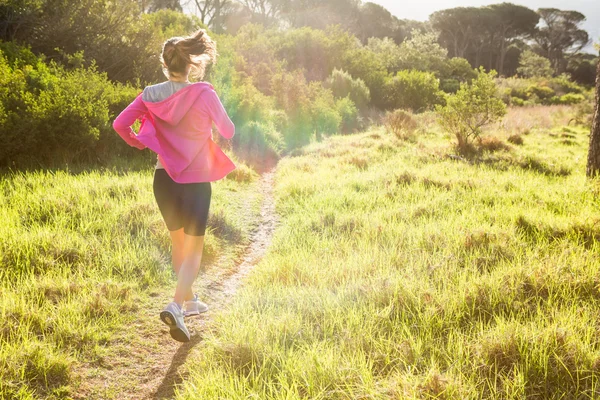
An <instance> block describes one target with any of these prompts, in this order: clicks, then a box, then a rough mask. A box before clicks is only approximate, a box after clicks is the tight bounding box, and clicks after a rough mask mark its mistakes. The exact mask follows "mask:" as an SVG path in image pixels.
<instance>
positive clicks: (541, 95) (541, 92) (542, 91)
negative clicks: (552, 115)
mask: <svg viewBox="0 0 600 400" xmlns="http://www.w3.org/2000/svg"><path fill="white" fill-rule="evenodd" d="M555 95H556V93H555V92H554V90H552V89H551V88H549V87H547V86H529V87H528V88H527V98H528V99H529V98H531V97H532V96H536V97H537V98H538V99H539V100H541V102H542V103H547V100H548V99H550V98H552V97H554V96H555Z"/></svg>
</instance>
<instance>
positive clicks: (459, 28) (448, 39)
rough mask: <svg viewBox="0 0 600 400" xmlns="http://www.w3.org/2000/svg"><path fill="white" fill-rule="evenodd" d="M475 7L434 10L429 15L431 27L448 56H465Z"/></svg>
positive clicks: (474, 20)
mask: <svg viewBox="0 0 600 400" xmlns="http://www.w3.org/2000/svg"><path fill="white" fill-rule="evenodd" d="M477 13H478V9H477V8H475V7H456V8H449V9H446V10H440V11H436V12H434V13H433V14H431V16H430V17H429V20H430V21H431V25H432V26H433V29H435V30H436V31H438V32H439V40H440V42H441V43H442V45H444V46H445V47H446V48H447V49H448V51H449V53H450V57H463V58H464V57H465V54H466V52H467V49H468V48H469V45H470V43H471V37H472V31H473V24H474V23H475V22H476V21H477V18H476V17H475V15H476V14H477Z"/></svg>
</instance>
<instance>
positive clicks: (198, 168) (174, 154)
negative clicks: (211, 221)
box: [113, 29, 235, 342]
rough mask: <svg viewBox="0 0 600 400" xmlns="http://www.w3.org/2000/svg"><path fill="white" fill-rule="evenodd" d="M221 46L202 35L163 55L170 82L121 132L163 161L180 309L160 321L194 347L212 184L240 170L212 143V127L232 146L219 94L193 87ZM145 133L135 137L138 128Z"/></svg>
mask: <svg viewBox="0 0 600 400" xmlns="http://www.w3.org/2000/svg"><path fill="white" fill-rule="evenodd" d="M216 55H217V51H216V43H215V42H214V41H213V40H212V39H211V38H210V37H209V36H208V35H207V34H206V31H204V30H202V29H201V30H199V31H197V32H196V33H194V34H193V35H192V36H189V37H186V38H181V37H175V38H171V39H169V40H167V41H166V42H165V43H164V45H163V49H162V56H161V61H162V63H163V71H164V73H165V75H166V77H167V78H168V80H167V81H166V82H163V83H159V84H157V85H153V86H148V87H146V88H145V89H144V91H143V92H142V93H141V94H140V95H139V96H138V97H137V98H136V99H135V100H134V101H133V102H132V103H131V104H130V105H129V106H127V108H126V109H125V110H124V111H123V112H122V113H121V114H120V115H119V116H118V117H117V118H116V119H115V122H114V123H113V127H114V129H115V131H117V133H118V134H119V135H120V136H121V137H122V138H123V140H125V141H126V142H127V143H128V144H129V145H131V146H134V147H137V148H138V149H144V148H146V147H148V148H149V149H151V150H152V151H154V152H155V153H157V154H158V162H157V165H156V170H155V173H154V185H153V186H154V196H155V198H156V202H157V204H158V208H159V210H160V212H161V214H162V216H163V219H164V221H165V223H166V225H167V228H168V229H169V233H170V235H171V243H172V254H171V256H172V263H173V269H174V270H175V273H176V274H177V288H176V290H175V296H174V298H173V301H172V302H171V303H169V304H168V305H167V306H166V308H165V309H164V310H163V311H162V312H161V313H160V318H161V320H162V321H163V322H164V323H165V324H167V325H168V326H169V328H170V333H171V337H173V339H175V340H177V341H180V342H187V341H189V340H190V334H189V332H188V330H187V328H186V326H185V323H184V321H183V317H184V315H194V314H199V313H201V312H204V311H207V310H208V307H207V306H206V304H204V303H202V302H200V301H199V300H198V297H197V296H194V294H193V292H192V285H193V283H194V280H195V279H196V276H197V275H198V271H199V268H200V261H201V259H202V249H203V247H204V233H205V230H206V221H207V219H208V210H209V207H210V198H211V184H210V182H212V181H216V180H219V179H221V178H223V177H225V175H227V174H228V173H229V172H231V171H232V170H233V169H235V165H234V164H233V162H232V161H231V160H230V159H229V158H228V157H227V156H226V155H225V153H223V151H222V150H221V149H220V148H219V146H217V145H216V144H215V142H213V140H212V124H213V122H214V123H215V125H216V127H217V129H218V130H219V132H220V133H221V135H222V136H223V137H225V138H227V139H231V138H232V137H233V135H234V133H235V127H234V125H233V123H232V122H231V120H230V119H229V117H228V116H227V112H226V111H225V109H224V108H223V105H222V104H221V101H220V100H219V97H218V96H217V94H216V92H215V90H214V88H213V87H212V86H211V85H210V84H208V83H205V82H198V83H190V82H189V79H188V78H189V75H190V72H191V73H193V74H194V75H197V76H199V77H202V76H203V74H204V69H205V67H206V64H207V63H208V62H214V61H215V59H216ZM140 118H141V119H142V125H141V127H140V129H139V132H138V134H137V135H136V134H135V133H134V131H133V129H132V128H131V126H132V125H133V124H134V123H135V121H136V120H138V119H140Z"/></svg>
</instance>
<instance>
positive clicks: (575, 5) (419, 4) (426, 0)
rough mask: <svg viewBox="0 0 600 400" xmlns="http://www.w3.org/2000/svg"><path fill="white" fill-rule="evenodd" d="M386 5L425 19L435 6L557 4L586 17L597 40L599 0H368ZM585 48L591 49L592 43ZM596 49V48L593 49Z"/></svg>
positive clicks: (585, 26) (399, 13)
mask: <svg viewBox="0 0 600 400" xmlns="http://www.w3.org/2000/svg"><path fill="white" fill-rule="evenodd" d="M368 1H370V2H373V3H377V4H380V5H382V6H384V7H385V8H387V9H388V10H389V11H390V12H391V13H392V14H393V15H395V16H396V17H398V18H400V19H414V20H417V21H425V20H427V19H428V18H429V15H430V14H431V13H433V12H434V11H437V10H443V9H445V8H453V7H470V6H473V7H480V6H485V5H488V4H497V3H502V2H504V1H506V2H510V3H513V4H519V5H523V6H525V7H529V8H531V9H532V10H537V9H538V8H558V9H561V10H575V11H579V12H580V13H582V14H583V15H585V16H586V17H587V20H586V21H585V22H584V24H583V25H582V28H583V29H585V30H586V31H588V33H589V34H590V38H592V39H593V40H594V41H595V42H596V43H598V42H600V0H569V1H565V0H497V1H490V0H487V1H482V0H446V1H442V0H417V1H414V2H404V1H400V0H368ZM586 50H588V51H590V52H591V51H594V49H593V47H592V46H589V47H588V48H587V49H586ZM594 52H595V51H594Z"/></svg>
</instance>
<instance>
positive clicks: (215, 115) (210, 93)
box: [204, 89, 235, 139]
mask: <svg viewBox="0 0 600 400" xmlns="http://www.w3.org/2000/svg"><path fill="white" fill-rule="evenodd" d="M204 100H205V104H206V107H207V109H208V114H209V115H210V117H211V119H212V120H213V122H214V123H215V125H216V126H217V129H218V131H219V133H220V134H221V136H223V137H224V138H225V139H231V138H232V137H233V135H235V125H233V122H231V119H230V118H229V116H228V115H227V111H225V108H224V107H223V104H222V103H221V100H219V96H217V92H215V91H214V90H212V89H210V90H207V91H205V92H204Z"/></svg>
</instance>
